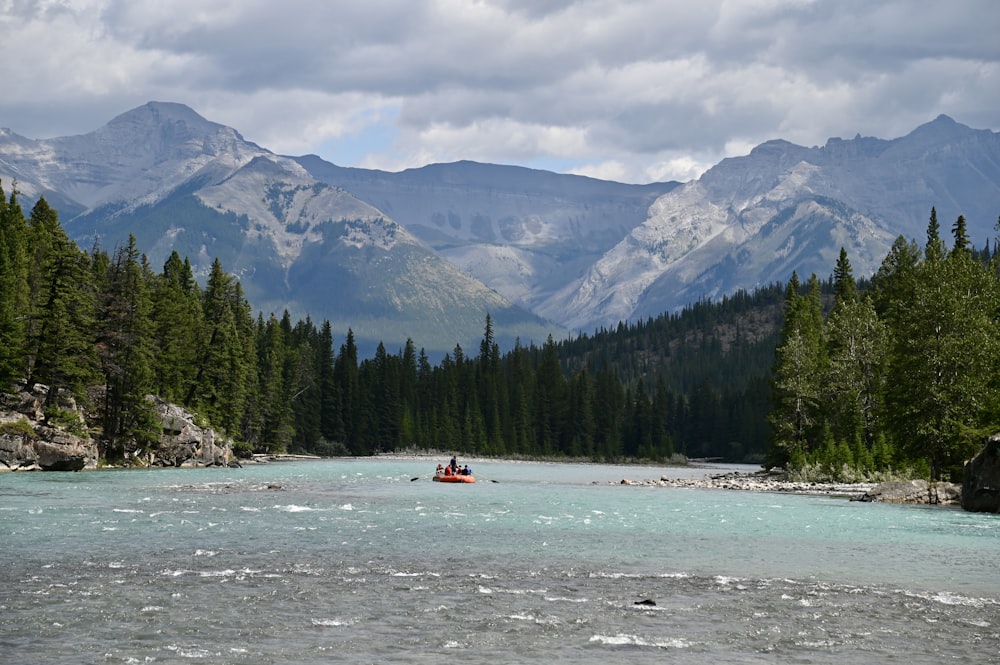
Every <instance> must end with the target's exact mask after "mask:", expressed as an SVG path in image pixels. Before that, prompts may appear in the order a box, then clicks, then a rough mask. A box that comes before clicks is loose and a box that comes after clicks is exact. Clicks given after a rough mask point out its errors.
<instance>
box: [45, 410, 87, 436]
mask: <svg viewBox="0 0 1000 665" xmlns="http://www.w3.org/2000/svg"><path fill="white" fill-rule="evenodd" d="M45 422H46V423H48V424H49V425H51V426H52V427H58V428H60V429H64V430H66V431H67V432H69V433H70V434H74V435H76V436H79V437H81V438H84V439H89V438H90V433H89V432H88V431H87V427H86V425H84V424H83V422H82V421H81V420H80V414H79V413H77V412H75V411H69V410H67V409H63V408H61V407H58V406H48V407H46V408H45Z"/></svg>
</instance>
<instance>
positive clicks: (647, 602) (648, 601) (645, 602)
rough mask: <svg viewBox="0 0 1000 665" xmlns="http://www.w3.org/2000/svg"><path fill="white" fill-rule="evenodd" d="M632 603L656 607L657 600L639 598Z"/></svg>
mask: <svg viewBox="0 0 1000 665" xmlns="http://www.w3.org/2000/svg"><path fill="white" fill-rule="evenodd" d="M632 604H633V605H648V606H649V607H656V601H655V600H652V599H650V598H646V599H644V600H637V601H635V602H634V603H632Z"/></svg>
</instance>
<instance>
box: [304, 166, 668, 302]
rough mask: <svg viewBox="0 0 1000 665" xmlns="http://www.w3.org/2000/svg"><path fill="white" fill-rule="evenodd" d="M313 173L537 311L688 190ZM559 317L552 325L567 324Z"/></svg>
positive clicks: (578, 179) (476, 171)
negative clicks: (663, 203)
mask: <svg viewBox="0 0 1000 665" xmlns="http://www.w3.org/2000/svg"><path fill="white" fill-rule="evenodd" d="M296 161H297V162H298V163H299V164H301V165H302V166H303V167H304V168H305V169H306V170H308V171H309V173H310V174H311V175H312V176H313V177H315V178H317V179H318V180H321V181H323V182H327V183H330V184H335V185H337V186H339V187H343V188H344V189H347V190H348V191H350V192H351V193H352V194H354V195H355V196H357V197H358V198H360V199H362V200H364V201H367V202H369V203H371V204H372V205H374V206H376V207H377V208H379V209H380V210H383V211H385V212H386V213H387V214H389V215H392V216H393V218H394V219H395V220H396V221H398V222H399V223H400V224H402V225H403V226H405V227H406V228H407V230H408V231H410V232H411V233H413V234H414V235H415V236H416V237H417V238H419V239H420V240H422V241H423V242H424V243H426V244H427V245H428V246H429V247H431V248H432V249H433V250H434V251H435V252H436V253H437V254H438V255H439V256H442V257H444V258H445V259H447V260H448V261H450V262H451V263H453V264H454V265H456V266H458V267H459V268H461V269H462V270H464V271H466V272H468V273H469V274H470V275H473V276H474V277H476V278H477V279H479V280H480V281H482V282H484V283H486V284H489V285H490V286H491V287H492V288H495V289H496V290H497V291H499V292H500V293H502V294H503V295H504V296H506V297H507V298H509V299H510V300H512V301H513V302H515V303H517V304H519V305H521V306H523V307H526V308H529V309H535V308H537V307H538V306H539V304H540V303H542V302H544V301H545V300H546V299H547V298H549V297H550V296H551V295H552V294H553V293H554V292H556V291H557V290H558V289H560V288H562V287H563V286H564V285H565V284H567V283H568V282H570V281H571V280H572V279H574V278H576V277H577V276H578V275H579V274H581V272H582V271H583V270H586V268H587V267H589V266H590V265H592V264H593V263H594V262H595V261H597V260H598V259H599V258H600V257H601V256H602V255H603V254H604V253H605V252H607V251H608V250H610V249H611V248H612V247H614V245H615V244H616V243H617V242H618V241H620V240H621V239H622V237H624V236H625V235H626V234H627V233H628V232H629V231H631V230H632V229H633V228H635V227H636V226H638V225H639V224H641V223H642V222H643V220H645V219H646V216H647V214H648V210H649V207H650V205H652V204H653V202H654V201H656V199H657V198H658V197H659V196H661V195H662V194H665V193H666V192H669V191H671V190H673V189H674V188H675V187H678V186H679V185H680V183H676V182H667V183H654V184H651V185H627V184H622V183H617V182H610V181H605V180H595V179H593V178H587V177H583V176H575V175H562V174H556V173H551V172H548V171H538V170H534V169H526V168H521V167H516V166H500V165H496V164H479V163H476V162H468V161H465V162H456V163H453V164H432V165H430V166H425V167H423V168H419V169H409V170H406V171H402V172H400V173H387V172H384V171H371V170H366V169H356V168H344V167H340V166H335V165H333V164H330V163H329V162H326V161H323V160H322V159H320V158H319V157H316V156H313V155H310V156H306V157H300V158H296ZM560 318H561V317H560V316H559V314H558V312H557V313H556V316H554V317H552V320H553V321H559V320H560Z"/></svg>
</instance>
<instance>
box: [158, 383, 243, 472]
mask: <svg viewBox="0 0 1000 665" xmlns="http://www.w3.org/2000/svg"><path fill="white" fill-rule="evenodd" d="M147 399H149V400H150V401H151V402H152V403H153V405H154V408H155V409H156V413H157V415H158V416H159V418H160V422H161V423H162V427H163V433H162V434H161V436H160V441H159V445H157V446H156V447H155V448H154V450H152V451H151V453H150V455H151V459H150V460H149V462H150V464H152V465H155V466H178V467H179V466H228V465H229V463H230V462H231V461H232V459H233V452H232V446H231V445H230V442H229V441H228V440H225V439H222V438H221V437H219V435H218V434H216V432H215V430H213V429H210V428H207V427H201V426H200V425H198V424H197V423H196V422H195V416H194V414H192V413H191V412H189V411H187V410H185V409H184V408H182V407H180V406H177V405H176V404H171V403H169V402H165V401H163V400H162V399H159V398H158V397H153V396H152V395H151V396H149V397H147Z"/></svg>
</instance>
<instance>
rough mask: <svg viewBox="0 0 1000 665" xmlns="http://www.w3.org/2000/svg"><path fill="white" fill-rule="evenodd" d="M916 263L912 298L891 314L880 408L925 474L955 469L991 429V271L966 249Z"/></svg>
mask: <svg viewBox="0 0 1000 665" xmlns="http://www.w3.org/2000/svg"><path fill="white" fill-rule="evenodd" d="M927 254H928V256H929V257H930V258H928V259H927V260H926V261H924V262H923V263H922V264H920V265H919V266H918V269H917V271H916V280H915V283H914V288H913V294H912V300H911V301H910V302H909V303H908V306H907V307H905V308H904V307H900V308H899V310H898V311H899V315H898V317H897V318H896V319H895V320H894V321H893V329H892V333H893V353H892V359H891V362H890V367H889V381H888V384H889V391H888V397H887V400H888V404H887V413H888V414H889V424H890V427H891V432H892V435H893V437H894V439H895V440H896V441H897V442H899V445H900V447H901V448H902V450H903V451H904V452H905V453H906V454H907V455H908V457H909V458H910V459H924V460H926V462H927V465H928V467H929V473H930V476H931V478H933V479H940V478H942V477H948V476H949V475H951V476H955V475H956V474H957V473H958V471H957V467H958V465H960V463H961V462H962V461H964V458H965V457H966V456H967V455H969V454H970V452H971V451H972V449H973V448H974V446H975V445H976V444H977V443H978V441H979V440H980V438H981V436H982V435H983V432H984V431H986V430H992V429H995V427H996V426H997V424H998V423H997V422H996V414H995V407H996V399H997V392H996V390H997V388H996V380H995V377H994V371H993V368H995V367H996V366H997V361H998V356H997V335H996V333H995V330H996V312H997V308H998V302H1000V301H998V297H997V293H996V292H997V280H996V277H995V276H994V275H992V274H990V273H989V272H988V271H987V270H985V269H984V267H983V266H982V264H980V263H977V262H976V261H974V260H973V259H972V257H971V255H970V254H969V253H968V252H958V253H952V255H951V256H949V257H948V258H947V260H944V259H942V258H941V257H940V255H939V254H938V253H937V252H936V251H930V250H929V251H928V252H927Z"/></svg>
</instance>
